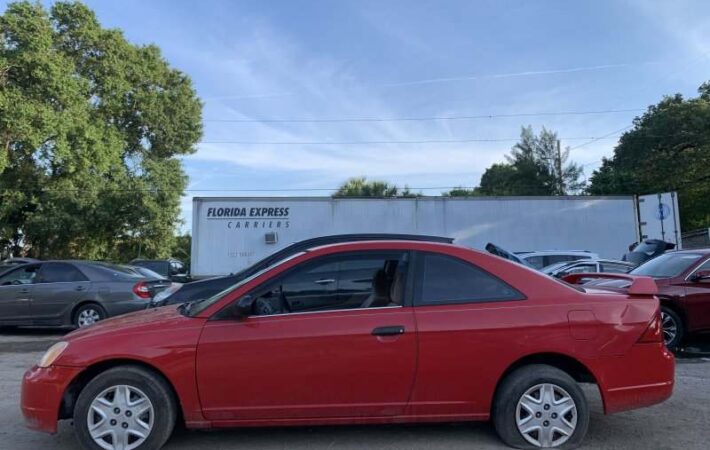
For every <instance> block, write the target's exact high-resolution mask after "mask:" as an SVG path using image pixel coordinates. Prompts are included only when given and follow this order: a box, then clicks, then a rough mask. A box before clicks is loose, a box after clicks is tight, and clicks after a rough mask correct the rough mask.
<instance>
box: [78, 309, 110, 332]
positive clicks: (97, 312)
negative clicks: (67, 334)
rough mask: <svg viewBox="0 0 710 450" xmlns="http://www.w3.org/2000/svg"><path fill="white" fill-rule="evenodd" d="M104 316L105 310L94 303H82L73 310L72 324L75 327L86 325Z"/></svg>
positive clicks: (102, 318)
mask: <svg viewBox="0 0 710 450" xmlns="http://www.w3.org/2000/svg"><path fill="white" fill-rule="evenodd" d="M105 318H106V311H105V310H104V309H103V308H102V307H101V306H99V305H97V304H96V303H87V304H85V305H82V306H80V307H79V309H77V310H76V311H75V312H74V320H73V322H74V326H75V327H77V328H84V327H88V326H89V325H93V324H95V323H96V322H98V321H100V320H104V319H105Z"/></svg>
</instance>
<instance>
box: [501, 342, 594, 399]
mask: <svg viewBox="0 0 710 450" xmlns="http://www.w3.org/2000/svg"><path fill="white" fill-rule="evenodd" d="M531 364H545V365H547V366H552V367H555V368H557V369H560V370H561V371H563V372H565V373H567V374H568V375H569V376H571V377H572V378H573V379H574V381H576V382H578V383H594V384H597V380H596V378H595V377H594V374H593V373H592V372H591V371H590V370H589V369H588V368H587V367H586V366H585V365H584V364H582V363H581V362H579V361H577V360H576V359H574V358H572V357H571V356H567V355H563V354H561V353H536V354H534V355H528V356H525V357H523V358H520V359H519V360H517V361H515V362H514V363H513V364H511V365H510V366H509V367H508V368H507V369H506V370H505V372H503V375H502V376H501V377H500V379H499V380H498V384H497V385H496V390H495V392H494V394H493V400H495V398H496V396H497V395H498V389H499V388H500V385H501V384H502V382H503V380H505V379H506V377H508V375H510V374H511V373H513V372H514V371H515V370H517V369H519V368H521V367H524V366H529V365H531ZM494 403H495V402H491V408H492V407H493V405H494Z"/></svg>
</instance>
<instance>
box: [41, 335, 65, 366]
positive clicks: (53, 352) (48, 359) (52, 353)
mask: <svg viewBox="0 0 710 450" xmlns="http://www.w3.org/2000/svg"><path fill="white" fill-rule="evenodd" d="M68 346H69V343H68V342H64V341H60V342H57V343H56V344H54V345H53V346H51V347H49V350H47V352H46V353H45V354H44V356H43V357H42V359H40V360H39V364H38V366H40V367H49V366H51V365H52V364H54V361H55V360H56V359H57V358H59V355H61V354H62V352H63V351H64V350H66V348H67V347H68Z"/></svg>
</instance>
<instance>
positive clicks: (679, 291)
mask: <svg viewBox="0 0 710 450" xmlns="http://www.w3.org/2000/svg"><path fill="white" fill-rule="evenodd" d="M629 274H630V275H634V276H646V277H651V278H652V279H653V280H654V281H655V284H656V286H657V287H658V294H657V296H658V298H659V300H660V303H661V318H662V324H663V336H664V342H665V343H666V345H667V346H668V347H669V348H671V349H676V348H678V347H679V346H680V345H681V344H682V342H683V339H684V338H685V337H687V336H689V335H693V334H698V333H707V332H710V249H699V250H677V251H670V252H666V253H663V254H661V255H660V256H657V257H655V258H653V259H650V260H648V261H646V262H645V263H643V264H641V265H640V266H638V267H636V268H635V269H633V270H632V271H631V272H629ZM563 279H564V280H566V281H569V282H572V283H580V282H581V283H583V284H582V286H583V287H588V288H594V289H599V288H601V289H607V290H612V291H617V292H627V291H628V290H629V288H630V282H629V280H628V279H625V278H623V277H622V278H621V279H619V278H617V277H615V276H614V275H613V274H593V273H576V274H570V275H567V276H565V277H564V278H563Z"/></svg>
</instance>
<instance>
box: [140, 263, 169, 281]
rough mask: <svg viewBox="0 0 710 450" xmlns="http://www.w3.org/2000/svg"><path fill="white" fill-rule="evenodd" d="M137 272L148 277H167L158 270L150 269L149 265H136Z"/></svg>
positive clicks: (160, 278) (161, 278) (162, 278)
mask: <svg viewBox="0 0 710 450" xmlns="http://www.w3.org/2000/svg"><path fill="white" fill-rule="evenodd" d="M136 272H138V273H139V274H140V275H143V276H145V277H148V278H156V279H158V280H164V279H165V277H164V276H163V275H161V274H159V273H157V272H154V271H152V270H150V269H149V268H147V267H140V266H136Z"/></svg>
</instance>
